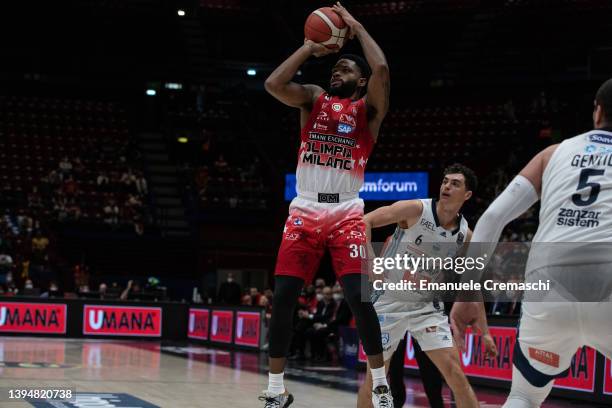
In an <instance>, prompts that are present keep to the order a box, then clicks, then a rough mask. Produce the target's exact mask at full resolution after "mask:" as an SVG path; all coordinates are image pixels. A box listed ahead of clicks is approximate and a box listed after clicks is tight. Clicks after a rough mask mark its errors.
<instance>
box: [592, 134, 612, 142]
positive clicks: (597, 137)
mask: <svg viewBox="0 0 612 408" xmlns="http://www.w3.org/2000/svg"><path fill="white" fill-rule="evenodd" d="M588 138H589V140H590V141H591V142H594V143H603V144H608V145H612V136H610V135H605V134H602V133H596V134H594V135H589V137H588Z"/></svg>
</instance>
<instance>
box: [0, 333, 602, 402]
mask: <svg viewBox="0 0 612 408" xmlns="http://www.w3.org/2000/svg"><path fill="white" fill-rule="evenodd" d="M265 357H266V356H265V354H258V353H249V352H229V351H225V350H218V349H211V348H206V347H201V346H195V345H184V344H183V345H175V344H166V343H159V342H142V341H109V340H95V339H94V340H66V339H42V338H21V337H0V360H1V363H0V390H2V391H3V392H4V393H5V394H6V389H7V388H9V387H10V388H12V387H17V388H23V387H50V386H52V387H54V388H73V389H74V388H76V391H77V401H76V403H58V402H53V403H50V402H31V403H28V402H8V401H7V400H6V398H4V397H3V398H2V400H0V406H1V407H11V408H12V407H15V408H17V407H32V406H34V407H40V408H46V407H50V408H51V407H54V408H63V407H66V408H68V407H69V408H73V407H118V408H119V407H121V408H155V407H163V408H196V407H197V408H202V407H219V406H221V407H224V408H254V407H259V406H261V403H260V402H259V401H257V399H256V397H257V395H258V394H259V393H260V392H261V390H263V389H264V388H266V386H267V376H266V364H265V363H266V358H265ZM286 373H287V380H286V384H287V385H288V388H289V389H290V390H291V392H293V393H294V395H295V396H296V402H295V403H294V404H293V405H292V408H293V407H295V408H307V407H313V406H314V407H319V406H320V407H332V408H344V407H346V408H349V407H350V408H353V407H355V402H356V389H357V385H358V384H359V382H360V381H361V377H362V376H363V374H362V373H358V374H356V373H355V372H354V371H352V370H345V369H344V368H340V367H334V366H308V365H299V366H297V365H294V366H292V367H290V368H288V369H287V372H286ZM406 387H407V394H408V401H407V404H406V405H405V406H408V407H427V406H428V404H427V400H426V397H425V394H424V393H423V389H422V387H421V385H420V382H419V381H418V379H414V378H409V377H407V378H406ZM476 392H477V394H478V396H479V399H480V401H481V406H482V407H499V406H500V405H501V403H502V402H503V400H504V395H503V394H502V393H499V392H495V391H491V390H484V389H477V390H476ZM448 397H450V395H448V393H447V398H448ZM448 406H449V407H450V406H454V405H452V404H450V403H449V405H448ZM587 406H591V407H592V406H593V405H584V404H579V403H576V402H567V401H550V402H547V403H546V404H545V405H543V407H547V408H558V407H559V408H560V407H587Z"/></svg>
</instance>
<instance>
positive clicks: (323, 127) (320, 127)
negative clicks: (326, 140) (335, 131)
mask: <svg viewBox="0 0 612 408" xmlns="http://www.w3.org/2000/svg"><path fill="white" fill-rule="evenodd" d="M328 128H329V127H328V126H327V125H322V124H320V123H319V122H315V123H314V125H313V126H312V130H322V131H326V130H327V129H328Z"/></svg>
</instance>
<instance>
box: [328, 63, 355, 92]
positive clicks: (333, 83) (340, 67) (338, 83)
mask: <svg viewBox="0 0 612 408" xmlns="http://www.w3.org/2000/svg"><path fill="white" fill-rule="evenodd" d="M360 73H361V72H360V71H359V67H358V66H357V64H355V61H351V60H348V59H340V60H338V62H337V63H336V65H334V67H333V68H332V76H331V79H330V81H329V94H330V95H334V96H339V97H341V98H348V97H350V96H351V95H353V94H354V93H355V91H356V90H357V87H358V86H359V82H360Z"/></svg>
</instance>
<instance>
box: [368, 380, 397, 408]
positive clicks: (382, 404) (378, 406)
mask: <svg viewBox="0 0 612 408" xmlns="http://www.w3.org/2000/svg"><path fill="white" fill-rule="evenodd" d="M372 405H373V406H374V408H393V397H392V396H391V390H390V389H389V387H387V386H386V385H379V386H378V387H376V388H375V389H374V390H373V391H372Z"/></svg>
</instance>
